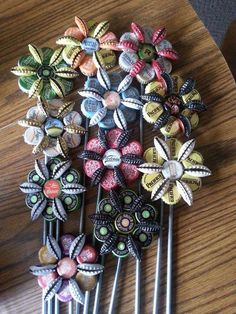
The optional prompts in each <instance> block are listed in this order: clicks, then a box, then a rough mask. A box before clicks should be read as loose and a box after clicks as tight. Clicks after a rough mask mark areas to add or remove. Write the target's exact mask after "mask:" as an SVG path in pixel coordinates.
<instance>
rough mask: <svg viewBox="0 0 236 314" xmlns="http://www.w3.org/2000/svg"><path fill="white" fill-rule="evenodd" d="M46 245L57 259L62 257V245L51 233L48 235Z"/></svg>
mask: <svg viewBox="0 0 236 314" xmlns="http://www.w3.org/2000/svg"><path fill="white" fill-rule="evenodd" d="M46 246H47V249H48V252H49V253H50V255H52V256H53V257H55V258H56V259H57V260H60V259H61V257H62V253H61V249H60V246H59V244H58V242H57V241H56V239H55V238H53V237H52V236H51V235H48V236H47V241H46Z"/></svg>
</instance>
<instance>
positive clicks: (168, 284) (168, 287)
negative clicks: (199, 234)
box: [166, 205, 174, 314]
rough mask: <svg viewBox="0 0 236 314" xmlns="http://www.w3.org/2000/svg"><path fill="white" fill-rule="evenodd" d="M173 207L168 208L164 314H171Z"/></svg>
mask: <svg viewBox="0 0 236 314" xmlns="http://www.w3.org/2000/svg"><path fill="white" fill-rule="evenodd" d="M173 218H174V217H173V205H170V206H169V216H168V244H167V275H166V314H172V256H173Z"/></svg>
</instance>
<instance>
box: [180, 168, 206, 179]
mask: <svg viewBox="0 0 236 314" xmlns="http://www.w3.org/2000/svg"><path fill="white" fill-rule="evenodd" d="M184 172H185V173H187V174H189V175H190V176H193V177H200V178H201V177H207V176H210V175H211V170H210V169H208V168H207V167H206V166H203V165H195V166H190V167H187V168H185V169H184Z"/></svg>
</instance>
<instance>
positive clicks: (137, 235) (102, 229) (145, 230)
mask: <svg viewBox="0 0 236 314" xmlns="http://www.w3.org/2000/svg"><path fill="white" fill-rule="evenodd" d="M98 208H99V212H98V213H96V214H93V215H91V216H90V219H91V220H92V222H93V224H94V235H95V237H96V238H97V239H98V240H99V241H101V242H103V245H102V247H101V250H100V254H101V255H103V254H108V253H110V252H112V253H113V254H114V255H116V256H118V257H126V256H127V255H129V254H130V255H132V256H133V257H135V258H136V259H138V260H141V257H142V252H141V249H142V248H145V247H148V246H149V245H150V244H151V242H152V237H153V235H152V234H153V233H156V232H157V231H158V230H159V226H158V223H157V221H156V218H157V210H156V208H155V207H153V206H151V205H150V204H146V203H145V201H144V198H143V196H139V197H138V196H137V195H136V194H135V193H134V192H133V191H131V190H123V191H122V192H121V193H119V194H118V193H116V192H115V191H114V190H111V191H110V193H109V198H104V199H102V200H101V202H100V203H99V206H98Z"/></svg>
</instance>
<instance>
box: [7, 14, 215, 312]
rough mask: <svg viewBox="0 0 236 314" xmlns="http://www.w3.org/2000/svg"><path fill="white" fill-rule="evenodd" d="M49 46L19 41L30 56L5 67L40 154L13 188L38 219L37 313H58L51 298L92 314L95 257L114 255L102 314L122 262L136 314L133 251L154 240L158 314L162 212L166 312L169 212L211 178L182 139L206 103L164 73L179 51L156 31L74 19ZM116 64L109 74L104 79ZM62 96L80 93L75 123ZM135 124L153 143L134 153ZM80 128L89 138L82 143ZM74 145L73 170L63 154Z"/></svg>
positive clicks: (101, 268)
mask: <svg viewBox="0 0 236 314" xmlns="http://www.w3.org/2000/svg"><path fill="white" fill-rule="evenodd" d="M56 44H57V47H56V49H52V48H48V47H46V48H38V47H36V46H35V45H33V44H30V45H29V52H30V54H28V55H25V56H22V57H21V58H20V59H19V61H18V65H17V66H15V67H13V68H12V70H11V71H12V73H13V74H15V75H17V76H18V77H19V80H18V84H19V88H20V89H21V90H22V91H23V92H25V93H27V94H28V96H29V98H30V99H32V105H33V107H31V108H30V109H29V110H28V111H27V113H26V115H25V117H24V118H22V119H21V120H20V121H19V124H20V125H21V126H22V127H25V132H24V141H25V143H27V144H29V145H32V147H33V149H32V153H33V154H35V155H36V156H37V155H39V154H40V153H43V154H44V159H36V160H35V164H34V167H32V168H33V169H32V170H31V171H30V172H29V174H28V176H27V180H26V181H25V182H24V183H22V184H21V185H20V189H21V191H22V192H23V193H25V195H26V198H25V202H26V206H27V207H29V208H30V209H31V219H32V221H34V220H36V219H38V218H41V217H42V218H43V222H44V223H43V243H42V244H43V246H42V247H41V248H40V250H39V253H38V257H39V263H37V261H35V262H36V263H37V265H36V266H32V267H30V272H31V273H32V274H33V275H35V276H36V277H37V281H38V284H39V286H40V287H41V288H42V290H43V300H42V312H43V313H44V314H52V313H53V314H54V313H55V314H58V313H60V302H68V304H69V306H68V312H69V314H72V313H76V314H78V313H82V312H83V313H84V314H86V313H93V314H96V313H99V304H100V298H101V293H102V291H101V289H102V278H103V273H104V272H105V271H106V261H105V255H106V254H113V255H114V256H115V257H116V259H117V266H116V270H115V274H114V278H113V288H112V293H111V299H110V303H109V309H108V313H109V314H112V313H117V312H116V311H115V302H116V300H117V298H118V297H119V296H118V295H117V286H118V281H119V279H120V277H122V274H121V269H122V263H123V260H124V259H125V258H134V259H135V260H136V264H135V270H134V276H135V298H134V300H135V302H134V312H135V313H136V314H138V313H141V305H140V304H141V294H142V293H141V290H142V288H141V287H142V278H141V267H142V259H143V258H145V256H143V252H144V250H146V249H148V247H149V246H150V245H151V243H152V242H153V241H155V242H156V252H157V255H156V261H155V262H156V272H155V278H153V279H154V280H155V289H154V291H153V314H157V313H159V311H160V278H161V263H162V255H161V253H162V245H163V243H162V233H163V215H164V212H168V247H167V253H168V254H167V281H166V282H167V284H166V313H168V314H170V313H172V289H171V286H172V238H173V206H174V205H175V204H177V203H178V202H179V201H180V200H181V199H183V200H184V201H185V202H186V203H187V204H188V205H189V206H191V205H192V202H193V192H194V191H196V190H198V189H199V188H200V187H201V177H205V176H208V175H210V174H211V172H210V170H209V169H208V168H207V167H206V166H204V165H203V157H202V155H201V154H200V153H199V152H198V151H196V150H195V139H193V138H192V137H191V134H192V131H193V130H194V129H195V128H196V127H197V126H198V123H199V115H198V113H199V112H202V111H205V110H206V106H205V104H204V103H203V102H202V100H201V96H200V94H199V92H198V91H197V90H196V89H195V81H194V79H192V78H187V79H182V78H181V77H180V76H178V75H175V74H173V75H172V74H170V73H171V71H172V63H171V62H172V61H176V60H177V59H178V54H177V52H176V51H175V50H174V49H173V47H172V44H171V43H170V42H169V41H168V40H167V39H166V29H165V28H164V27H159V28H157V29H154V30H152V29H151V28H150V27H141V26H139V25H138V24H136V23H131V25H130V31H127V32H126V33H124V34H122V35H121V36H120V39H118V38H117V36H116V35H115V34H114V33H113V32H111V31H110V23H109V22H108V21H102V22H97V21H89V22H88V23H86V22H85V21H84V20H83V19H81V18H80V17H75V25H74V26H72V27H69V28H68V29H66V30H65V32H64V35H63V36H61V37H59V38H58V39H57V40H56ZM117 60H118V64H119V67H120V69H119V70H117V71H114V70H112V69H113V68H114V67H115V65H116V63H117ZM78 76H80V77H84V78H85V80H84V81H85V82H84V85H83V86H78V84H79V83H78V80H77V77H78ZM71 94H73V95H74V96H75V97H79V95H80V96H82V97H83V100H82V101H81V103H80V112H81V113H82V115H81V114H80V113H79V112H77V111H76V110H75V109H74V102H73V101H71V100H68V99H70V98H68V96H70V95H71ZM78 94H79V95H78ZM144 123H148V124H152V125H153V134H149V136H153V140H152V142H153V146H152V147H145V149H144V147H143V139H144ZM131 126H132V129H133V128H134V127H135V128H136V132H132V130H131ZM90 129H93V130H96V136H93V137H91V136H89V133H90ZM137 130H139V132H137ZM135 135H136V137H135ZM146 136H148V134H147V135H146ZM83 137H84V139H83V142H84V147H83V150H82V151H81V152H80V153H79V155H78V158H79V159H80V162H78V163H77V164H78V166H79V169H77V168H76V169H75V168H74V167H72V166H71V161H70V151H71V149H73V148H75V147H78V146H79V145H80V143H81V138H83ZM82 162H83V166H82V167H81V163H82ZM86 177H88V178H89V180H85V179H86ZM89 181H90V182H89ZM86 182H88V184H86ZM91 185H92V186H97V187H98V188H97V202H96V207H94V213H93V214H92V215H90V216H89V218H90V219H91V222H92V224H93V225H94V231H93V237H92V241H91V243H90V242H89V241H88V240H87V239H86V236H85V234H84V233H83V231H84V230H83V226H84V219H85V216H86V204H85V193H89V189H90V186H91ZM144 195H145V196H144ZM76 209H79V210H80V222H79V230H78V233H77V234H76V235H72V234H64V235H63V234H61V232H60V231H61V228H60V225H61V224H62V223H66V221H67V220H68V219H73V213H71V212H72V211H74V210H76ZM104 291H105V290H104ZM91 293H94V295H93V298H90V294H91ZM91 300H92V301H93V303H92V304H91ZM81 311H82V312H81Z"/></svg>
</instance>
